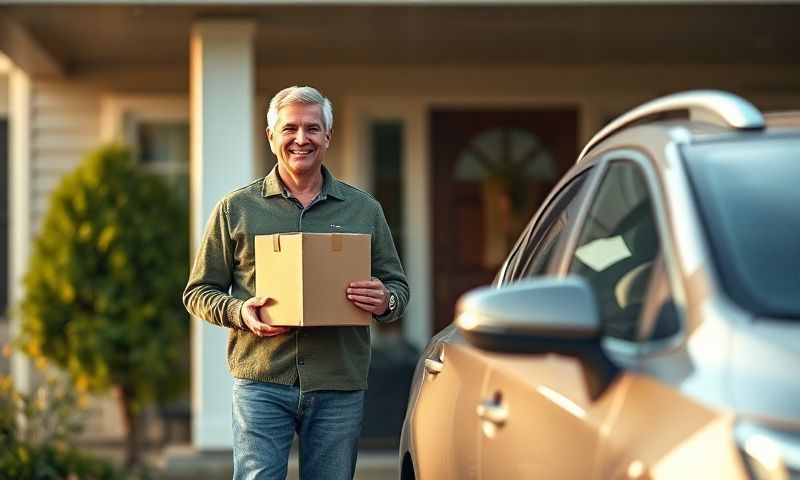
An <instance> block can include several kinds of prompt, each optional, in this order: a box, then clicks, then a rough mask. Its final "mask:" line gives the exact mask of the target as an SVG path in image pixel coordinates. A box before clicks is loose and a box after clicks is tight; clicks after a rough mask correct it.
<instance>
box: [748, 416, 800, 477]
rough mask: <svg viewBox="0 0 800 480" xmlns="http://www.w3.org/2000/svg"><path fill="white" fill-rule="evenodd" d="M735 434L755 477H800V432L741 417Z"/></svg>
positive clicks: (750, 470) (751, 473)
mask: <svg viewBox="0 0 800 480" xmlns="http://www.w3.org/2000/svg"><path fill="white" fill-rule="evenodd" d="M734 436H735V437H736V444H737V445H738V446H739V450H740V451H741V452H742V457H744V461H745V464H746V465H747V469H748V471H749V472H750V477H751V478H752V479H753V480H800V432H797V431H794V432H787V431H782V430H776V429H774V428H770V427H765V426H763V425H759V424H757V423H752V422H749V421H739V422H736V427H735V428H734Z"/></svg>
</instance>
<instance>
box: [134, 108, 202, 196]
mask: <svg viewBox="0 0 800 480" xmlns="http://www.w3.org/2000/svg"><path fill="white" fill-rule="evenodd" d="M134 131H135V141H134V149H135V154H136V156H137V158H138V160H139V165H141V167H142V168H143V169H145V170H146V171H148V172H151V173H154V174H156V175H159V176H161V177H163V178H164V179H165V180H166V181H167V183H168V184H169V186H170V187H171V188H172V189H174V190H175V191H176V192H178V194H179V195H180V197H181V198H182V199H184V201H185V202H186V203H187V204H188V202H189V124H188V123H187V122H185V121H138V122H137V123H136V126H135V128H134Z"/></svg>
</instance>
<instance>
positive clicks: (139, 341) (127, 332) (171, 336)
mask: <svg viewBox="0 0 800 480" xmlns="http://www.w3.org/2000/svg"><path fill="white" fill-rule="evenodd" d="M188 243H189V242H188V214H187V212H186V208H185V205H184V204H183V202H181V200H180V199H179V198H178V197H177V195H176V194H175V192H173V191H172V190H170V189H169V188H168V187H167V186H166V184H165V183H164V182H163V181H162V180H161V179H160V178H157V177H155V176H152V175H147V174H145V173H143V172H141V171H140V170H139V169H137V168H136V166H135V165H134V163H133V161H132V160H131V156H130V153H129V152H128V150H126V149H124V148H122V147H119V146H109V147H103V148H100V149H98V150H96V151H94V152H92V153H90V154H89V155H88V156H87V157H86V159H85V160H84V161H83V162H82V163H81V165H80V166H79V167H78V168H77V169H76V170H75V171H74V172H72V173H70V174H68V175H66V176H65V177H64V178H63V179H62V181H61V183H60V184H59V185H58V186H57V187H56V188H55V190H54V191H53V193H52V195H51V197H50V204H49V207H48V210H47V212H46V213H45V215H44V218H43V222H42V226H41V229H40V231H39V233H38V235H37V237H36V239H35V243H34V245H33V251H32V255H31V258H30V263H29V267H28V272H27V275H26V276H25V284H24V286H25V296H24V299H23V301H22V303H21V305H20V312H21V316H22V321H21V325H22V333H21V337H20V339H19V345H20V346H21V347H22V349H23V350H24V351H25V352H26V353H28V354H29V355H31V356H32V357H34V358H39V359H47V360H49V361H51V362H52V363H55V364H56V365H58V366H60V367H62V368H63V369H65V370H66V371H67V372H68V373H69V375H70V376H71V378H72V379H73V381H74V384H75V386H76V388H77V389H78V390H79V391H89V392H104V391H107V390H108V389H110V388H112V387H114V388H116V389H117V390H118V394H119V395H118V398H119V399H120V406H121V408H122V410H123V418H124V419H125V420H126V425H125V426H126V428H127V429H128V461H129V463H135V462H137V461H138V455H139V450H138V432H137V430H136V423H137V422H136V416H137V414H138V412H140V411H141V408H142V407H144V406H146V405H147V404H150V403H152V402H163V401H166V400H168V399H170V398H173V397H174V396H175V395H177V394H179V393H181V392H183V391H185V389H186V384H187V382H186V377H187V375H186V374H185V365H186V364H187V362H186V359H185V357H186V347H185V346H186V342H187V337H188V329H189V323H188V317H187V315H186V312H185V311H184V309H183V305H182V303H181V298H180V296H181V292H182V289H183V287H184V286H185V284H186V275H187V272H188V256H189V254H188Z"/></svg>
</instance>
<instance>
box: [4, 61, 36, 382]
mask: <svg viewBox="0 0 800 480" xmlns="http://www.w3.org/2000/svg"><path fill="white" fill-rule="evenodd" d="M9 84H10V85H9V93H10V100H11V101H10V112H9V113H10V115H9V162H8V169H9V179H10V180H11V182H10V185H9V202H8V203H9V209H8V213H9V222H8V225H9V233H10V235H9V242H8V243H9V257H8V267H9V269H8V270H9V272H8V286H9V289H8V290H9V291H8V294H9V295H8V302H9V305H16V304H17V303H18V302H19V301H20V300H22V297H23V294H24V290H23V285H22V278H23V275H24V274H25V269H26V268H27V267H28V256H29V255H30V246H31V236H32V231H31V204H32V203H33V202H32V198H31V164H32V162H31V148H30V146H31V115H32V106H31V105H32V90H33V87H32V85H31V79H30V77H28V75H27V74H26V73H25V72H23V71H22V70H20V69H17V68H14V69H12V70H11V74H10V76H9ZM19 322H20V319H19V317H18V316H16V315H12V317H11V325H10V336H11V338H15V337H16V336H17V334H18V333H19V331H20V324H19ZM11 374H12V376H13V379H14V385H15V387H16V388H17V390H19V391H20V392H24V393H27V392H30V391H31V388H32V385H31V381H32V380H31V368H30V360H29V359H28V358H27V357H26V356H25V355H24V354H22V353H20V352H15V353H14V354H13V356H12V358H11Z"/></svg>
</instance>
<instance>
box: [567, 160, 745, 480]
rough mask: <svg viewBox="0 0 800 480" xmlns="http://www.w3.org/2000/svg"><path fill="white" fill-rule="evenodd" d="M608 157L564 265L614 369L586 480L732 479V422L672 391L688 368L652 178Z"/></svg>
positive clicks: (643, 165) (643, 168)
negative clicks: (588, 296)
mask: <svg viewBox="0 0 800 480" xmlns="http://www.w3.org/2000/svg"><path fill="white" fill-rule="evenodd" d="M609 157H610V158H609V160H610V162H609V164H608V168H607V171H606V173H605V174H604V175H603V178H602V180H601V182H600V186H599V188H598V190H597V194H596V197H595V198H594V199H593V201H592V206H591V209H590V210H589V212H588V214H587V216H586V220H585V222H584V224H583V226H582V228H581V231H580V234H579V235H578V237H577V241H576V244H575V248H574V249H573V250H572V254H571V255H570V258H569V263H568V273H570V274H573V275H580V276H582V277H583V278H585V279H586V280H587V282H588V283H589V285H590V286H591V288H592V291H593V293H594V294H595V299H596V301H597V304H598V309H599V312H600V317H601V322H602V325H603V330H604V338H603V348H604V350H605V353H606V355H607V356H608V358H609V359H610V360H611V361H612V362H613V363H615V364H616V365H617V366H618V367H619V368H620V374H618V375H617V379H616V381H615V382H614V383H613V384H611V386H610V387H609V388H608V389H607V390H606V391H605V393H604V394H603V396H602V397H601V402H600V403H599V404H600V405H602V403H603V402H605V403H606V404H608V405H614V408H613V412H612V414H610V415H608V416H607V417H606V418H605V419H604V420H603V426H602V431H603V433H604V434H603V435H602V436H600V437H599V441H600V442H601V443H600V444H599V445H598V456H597V458H598V462H597V465H596V469H595V472H594V478H603V479H606V478H608V479H623V478H739V474H740V473H741V472H737V467H736V466H737V465H739V464H740V463H741V462H740V461H738V459H737V458H735V456H736V449H735V448H733V439H732V436H731V434H730V431H729V429H727V426H728V424H729V422H730V418H726V415H725V414H724V413H721V412H718V411H716V410H715V409H714V408H711V407H709V406H708V405H705V404H702V403H700V402H698V401H697V400H694V399H693V398H691V397H690V396H688V395H686V394H684V393H682V392H681V390H680V388H678V385H679V384H680V382H681V379H682V378H686V377H687V376H689V375H691V373H692V365H691V360H690V359H689V357H688V355H687V352H686V349H685V344H683V343H682V338H681V333H682V329H683V325H684V321H683V318H682V314H681V311H680V309H679V308H678V307H677V305H676V302H675V300H674V297H675V296H674V295H673V289H674V288H680V285H679V283H677V282H679V280H678V276H677V275H673V277H672V278H674V279H675V281H670V276H669V266H668V262H667V260H666V259H667V257H668V255H667V254H666V253H665V252H666V251H667V250H668V249H672V247H671V245H669V244H668V241H669V240H668V239H669V238H670V237H669V235H667V230H666V229H667V228H668V227H667V222H666V218H667V216H666V214H665V213H664V212H661V215H659V208H661V207H660V202H659V201H658V198H659V196H658V193H657V192H658V190H657V188H658V184H657V183H656V181H655V176H654V175H651V176H650V179H651V181H648V176H647V169H648V168H649V167H648V165H649V164H648V160H647V159H646V157H644V156H643V155H641V154H640V153H638V152H619V153H612V154H609ZM659 217H660V218H662V219H663V220H661V221H659ZM594 408H595V407H594V405H592V406H590V407H589V411H591V410H592V409H594ZM705 456H708V458H714V461H713V462H709V461H702V458H703V457H705Z"/></svg>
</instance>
